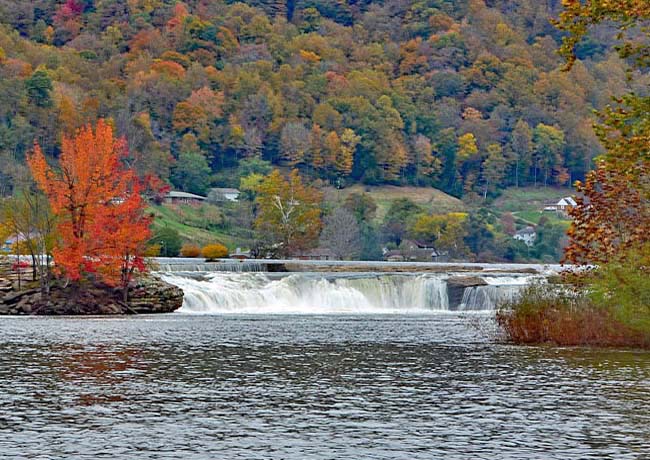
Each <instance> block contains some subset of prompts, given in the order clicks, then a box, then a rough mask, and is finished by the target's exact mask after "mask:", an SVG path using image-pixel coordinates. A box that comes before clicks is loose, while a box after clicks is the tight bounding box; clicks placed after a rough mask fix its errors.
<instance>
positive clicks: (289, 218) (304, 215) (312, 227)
mask: <svg viewBox="0 0 650 460" xmlns="http://www.w3.org/2000/svg"><path fill="white" fill-rule="evenodd" d="M321 200H322V194H321V193H320V192H319V191H318V190H316V189H314V188H312V187H309V186H307V185H305V184H304V183H303V182H302V179H301V178H300V175H299V173H298V170H296V169H294V170H293V171H291V173H290V174H289V177H288V178H287V179H285V178H284V177H282V175H281V174H280V171H278V170H277V169H275V170H273V172H271V174H269V175H268V176H266V178H265V179H264V180H263V181H262V183H261V184H260V185H259V187H258V189H257V200H256V204H257V219H256V220H255V227H256V229H257V230H258V231H259V232H260V235H263V237H264V238H265V240H266V243H267V244H269V245H271V246H275V247H276V248H278V252H279V253H280V254H283V255H290V254H296V253H300V252H301V251H303V250H305V249H307V248H309V247H311V246H313V245H314V244H315V243H316V242H317V241H318V235H319V233H320V231H321V228H322V221H321V209H320V203H321Z"/></svg>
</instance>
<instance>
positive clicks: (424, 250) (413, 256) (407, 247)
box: [383, 240, 447, 262]
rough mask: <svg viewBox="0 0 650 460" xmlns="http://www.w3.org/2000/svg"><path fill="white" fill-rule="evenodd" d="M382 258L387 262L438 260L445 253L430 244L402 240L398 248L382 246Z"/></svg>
mask: <svg viewBox="0 0 650 460" xmlns="http://www.w3.org/2000/svg"><path fill="white" fill-rule="evenodd" d="M383 252H384V260H386V261H388V262H404V261H407V262H431V261H440V260H442V259H441V258H442V257H444V256H446V255H447V254H443V253H440V252H438V250H437V249H436V248H435V247H433V245H432V244H428V243H424V242H421V241H415V240H404V241H402V244H401V245H400V247H399V248H398V249H392V250H388V249H385V248H384V251H383Z"/></svg>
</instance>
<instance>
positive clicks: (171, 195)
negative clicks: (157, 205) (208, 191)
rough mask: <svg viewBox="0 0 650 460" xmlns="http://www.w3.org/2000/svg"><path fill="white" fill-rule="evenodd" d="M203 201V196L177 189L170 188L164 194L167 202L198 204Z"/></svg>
mask: <svg viewBox="0 0 650 460" xmlns="http://www.w3.org/2000/svg"><path fill="white" fill-rule="evenodd" d="M204 201H205V197H204V196H201V195H195V194H193V193H188V192H180V191H177V190H172V191H170V192H168V193H167V195H165V203H168V204H200V203H202V202H204Z"/></svg>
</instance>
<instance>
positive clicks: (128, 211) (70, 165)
mask: <svg viewBox="0 0 650 460" xmlns="http://www.w3.org/2000/svg"><path fill="white" fill-rule="evenodd" d="M127 153H128V150H127V145H126V142H125V140H124V139H116V138H115V136H114V134H113V127H112V126H111V124H110V123H108V122H107V121H105V120H101V119H100V120H99V121H98V122H97V126H96V127H95V129H93V128H92V126H90V125H87V126H84V127H83V128H81V129H79V130H78V131H77V132H76V134H75V135H74V136H72V137H68V136H63V140H62V149H61V155H60V157H59V161H58V165H56V166H50V165H48V163H47V161H46V159H45V156H44V154H43V152H42V150H41V148H40V146H39V145H38V144H36V145H35V146H34V150H33V152H31V154H30V155H29V157H28V164H29V167H30V169H31V171H32V175H33V176H34V179H35V181H36V183H37V184H38V186H39V187H40V188H41V189H42V191H43V192H44V193H45V194H46V196H47V198H48V200H49V202H50V206H51V207H52V211H53V213H54V214H55V215H56V216H57V217H58V219H57V232H58V234H59V239H58V241H57V242H56V246H55V248H54V250H53V256H54V261H55V264H56V267H57V270H58V271H59V272H60V273H61V274H64V275H65V276H66V277H68V278H69V279H70V280H75V281H76V280H80V279H81V278H85V277H88V276H89V275H94V276H97V277H99V278H100V279H101V280H103V281H104V282H106V283H107V284H109V285H115V286H118V285H119V286H122V287H123V288H127V287H128V283H129V281H130V279H131V277H132V275H133V273H134V271H136V270H138V271H144V270H145V266H144V264H143V260H142V257H141V255H142V253H143V251H144V249H145V243H146V241H147V240H148V239H149V224H150V223H151V219H150V217H149V216H148V215H146V214H145V212H144V208H145V203H144V201H143V199H142V197H141V195H140V183H139V181H138V179H137V177H136V176H135V174H134V172H133V171H132V170H130V169H127V168H126V167H125V165H124V163H123V162H122V160H123V159H124V158H125V156H126V155H127Z"/></svg>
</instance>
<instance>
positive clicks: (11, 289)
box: [0, 273, 183, 316]
mask: <svg viewBox="0 0 650 460" xmlns="http://www.w3.org/2000/svg"><path fill="white" fill-rule="evenodd" d="M13 278H14V277H13V276H10V275H6V274H5V275H3V274H2V273H0V315H56V316H61V315H129V314H154V313H171V312H173V311H175V310H177V309H179V308H180V307H181V305H182V304H183V291H182V290H181V289H180V288H178V287H176V286H173V285H171V284H169V283H166V282H165V281H163V280H161V279H159V278H157V277H155V276H153V275H147V276H145V277H142V278H140V279H138V280H137V281H135V282H134V283H133V284H132V286H131V287H130V288H129V301H128V302H127V303H124V302H123V301H122V293H121V291H119V290H117V289H115V288H112V287H110V286H106V285H98V284H95V285H84V286H82V287H80V286H73V285H68V286H66V287H62V286H60V285H57V284H53V286H52V288H51V291H50V295H49V298H48V299H47V300H43V299H42V298H41V294H40V290H39V288H38V286H37V284H38V283H34V282H26V283H24V286H23V289H21V290H18V289H17V286H16V284H17V283H16V280H15V279H13Z"/></svg>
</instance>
